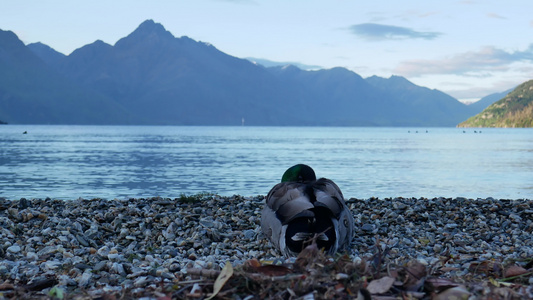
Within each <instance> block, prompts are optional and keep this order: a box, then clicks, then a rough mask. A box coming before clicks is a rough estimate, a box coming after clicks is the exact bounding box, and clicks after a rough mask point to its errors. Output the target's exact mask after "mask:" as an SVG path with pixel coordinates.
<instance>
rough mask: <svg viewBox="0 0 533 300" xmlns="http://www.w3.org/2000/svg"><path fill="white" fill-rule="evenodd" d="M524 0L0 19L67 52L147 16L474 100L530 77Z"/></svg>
mask: <svg viewBox="0 0 533 300" xmlns="http://www.w3.org/2000/svg"><path fill="white" fill-rule="evenodd" d="M531 12H533V2H531V0H507V1H501V0H471V1H470V0H464V1H453V0H450V1H448V0H439V1H427V0H403V1H391V0H372V1H369V0H367V1H359V0H354V1H349V0H327V1H326V0H322V1H317V0H264V1H263V0H189V1H185V0H172V1H161V0H159V1H158V0H151V1H142V0H127V1H126V0H113V1H109V0H105V1H103V0H91V1H72V0H2V1H1V2H0V29H2V30H10V31H13V32H14V33H15V34H17V36H18V37H19V39H21V40H22V41H23V42H24V43H25V44H29V43H35V42H42V43H44V44H46V45H48V46H50V47H52V48H54V49H55V50H56V51H59V52H61V53H64V54H66V55H68V54H70V53H71V52H72V51H74V50H75V49H77V48H80V47H82V46H84V45H86V44H90V43H92V42H94V41H96V40H102V41H104V42H106V43H108V44H111V45H114V44H115V43H116V42H117V41H118V40H119V39H121V38H123V37H125V36H127V35H128V34H130V33H131V32H133V31H134V30H135V29H136V28H137V27H138V26H139V24H141V23H142V22H143V21H145V20H147V19H152V20H154V21H155V22H157V23H160V24H162V25H163V26H164V27H165V28H166V29H167V30H168V31H170V32H171V33H172V34H173V35H174V36H176V37H181V36H188V37H190V38H192V39H194V40H196V41H202V42H207V43H210V44H212V45H213V46H215V47H216V48H217V49H219V50H220V51H222V52H224V53H226V54H229V55H232V56H236V57H240V58H250V57H252V58H257V59H266V60H270V61H275V62H283V63H298V64H302V65H304V66H308V67H309V68H311V69H313V68H314V69H316V68H320V69H329V68H334V67H344V68H347V69H349V70H351V71H353V72H355V73H357V74H359V75H361V76H362V77H365V78H366V77H369V76H373V75H377V76H380V77H385V78H388V77H390V76H392V75H397V76H403V77H405V78H407V79H408V80H410V81H411V82H413V83H414V84H417V85H420V86H425V87H428V88H431V89H438V90H440V91H443V92H445V93H447V94H449V95H451V96H453V97H455V98H457V99H459V100H461V101H466V102H468V101H475V100H478V99H479V98H482V97H484V96H487V95H489V94H491V93H495V92H503V91H506V90H508V89H512V88H514V87H516V86H517V85H519V84H520V83H523V82H525V81H527V80H530V79H533V14H532V13H531Z"/></svg>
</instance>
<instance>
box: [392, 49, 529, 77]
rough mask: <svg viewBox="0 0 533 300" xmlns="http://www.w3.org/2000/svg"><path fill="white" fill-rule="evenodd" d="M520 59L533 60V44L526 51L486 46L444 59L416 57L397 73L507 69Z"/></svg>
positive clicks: (464, 73) (457, 73) (471, 72)
mask: <svg viewBox="0 0 533 300" xmlns="http://www.w3.org/2000/svg"><path fill="white" fill-rule="evenodd" d="M519 61H529V62H533V44H530V45H529V47H528V48H527V49H526V50H524V51H515V52H507V51H505V50H502V49H498V48H496V47H492V46H491V47H484V48H483V49H481V50H480V51H470V52H464V53H460V54H456V55H454V56H451V57H448V58H444V59H434V60H425V59H415V60H408V61H404V62H402V63H400V64H399V65H398V66H397V67H396V68H395V69H394V72H395V73H396V74H401V75H402V76H411V77H417V76H421V75H430V74H433V75H434V74H454V75H470V76H476V75H474V74H476V73H479V72H490V71H505V70H507V69H508V68H509V65H510V64H512V63H515V62H519ZM477 76H482V75H477Z"/></svg>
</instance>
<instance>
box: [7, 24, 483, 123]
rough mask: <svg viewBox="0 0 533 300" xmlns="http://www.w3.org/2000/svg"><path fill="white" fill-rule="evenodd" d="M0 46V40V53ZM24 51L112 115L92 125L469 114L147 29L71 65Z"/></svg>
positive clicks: (412, 91)
mask: <svg viewBox="0 0 533 300" xmlns="http://www.w3.org/2000/svg"><path fill="white" fill-rule="evenodd" d="M15 37H16V35H15ZM16 39H17V40H18V38H16ZM19 42H20V41H19ZM3 43H4V42H3V40H1V39H0V49H1V47H3ZM20 43H22V42H20ZM19 46H20V45H19ZM22 46H23V47H25V50H24V51H27V52H31V53H32V55H33V60H34V64H35V65H39V64H41V65H44V67H43V74H42V76H43V77H46V75H45V74H44V73H47V72H50V73H53V74H55V75H54V76H52V77H53V78H55V80H56V81H55V83H53V84H50V87H52V86H58V85H59V86H61V85H65V86H68V88H66V89H67V90H77V91H79V92H78V94H85V95H90V97H93V98H94V99H95V100H94V101H96V102H98V103H99V105H101V106H102V107H104V108H105V107H113V108H105V109H95V108H94V105H93V107H92V108H89V107H86V108H84V109H83V111H84V112H85V114H87V116H88V117H89V118H90V116H92V118H93V119H94V122H95V123H96V124H117V123H125V124H140V125H145V124H152V125H240V124H241V120H242V118H245V119H246V124H247V125H269V126H270V125H280V126H286V125H295V126H298V125H315V126H455V125H456V124H457V123H459V122H461V121H463V120H464V119H466V117H468V116H471V115H473V114H475V111H474V110H473V109H472V107H470V108H469V107H467V106H466V105H464V104H462V103H460V102H459V101H457V99H455V98H453V97H450V96H449V95H446V94H444V93H442V92H440V91H438V90H430V89H427V88H424V87H419V86H416V85H415V84H413V83H412V82H410V81H408V80H407V79H405V78H403V77H399V76H396V77H394V76H393V77H391V78H389V79H385V78H382V79H380V78H379V77H374V78H367V79H364V78H362V77H361V76H360V75H359V74H357V73H355V72H352V71H350V70H347V69H345V68H340V67H337V68H332V69H321V70H311V71H305V70H301V69H299V68H297V67H294V66H286V67H268V68H267V67H264V66H261V65H258V64H255V63H252V62H250V61H249V60H247V59H241V58H237V57H234V56H231V55H229V54H226V53H224V52H221V51H220V50H218V49H217V48H216V47H214V46H213V45H211V44H209V43H204V42H197V41H195V40H193V39H190V38H188V37H186V36H182V37H179V38H176V37H174V36H173V35H172V33H170V32H169V31H167V30H166V29H165V28H164V27H163V25H161V24H159V23H156V22H154V21H153V20H146V21H144V22H142V23H141V24H140V25H139V26H138V27H137V28H136V29H135V30H134V31H133V32H132V33H130V34H129V35H127V36H126V37H123V38H121V39H119V40H118V41H117V42H116V43H115V45H110V44H107V43H105V42H103V41H99V40H97V41H95V42H93V43H91V44H88V45H85V46H83V47H81V48H79V49H76V50H75V51H73V52H72V53H71V54H70V55H67V56H65V55H63V56H62V55H58V53H59V52H57V51H55V50H53V49H52V48H50V47H48V46H46V45H44V44H35V43H34V44H31V45H28V46H24V45H23V44H22ZM46 47H48V48H49V49H48V48H46ZM30 50H31V51H30ZM20 51H23V50H20ZM28 55H29V54H28ZM0 58H1V57H0ZM2 62H3V61H2V60H0V64H1V63H2ZM3 63H5V62H3ZM44 69H46V70H44ZM11 71H12V72H14V70H11ZM6 76H7V75H6ZM36 80H37V79H36ZM2 86H3V87H2ZM2 89H4V90H5V91H7V92H9V93H11V94H17V93H18V96H19V98H21V99H25V101H29V102H31V101H33V100H32V99H27V98H25V96H24V95H23V93H22V92H21V91H14V90H10V88H9V86H6V85H2V82H0V99H2V98H1V97H2V93H3V91H2ZM43 93H44V92H43ZM56 93H57V92H56ZM59 97H60V98H61V97H63V96H59ZM69 97H70V99H71V100H70V101H71V103H72V97H71V96H69ZM87 97H89V96H85V98H87ZM45 98H46V99H49V98H50V97H48V96H47V97H45ZM41 102H42V103H47V104H49V105H50V107H49V108H48V109H49V110H52V111H53V110H60V108H61V107H60V106H59V107H58V105H59V104H58V103H56V102H57V101H56V102H54V101H50V100H46V101H41ZM82 102H85V103H90V102H91V100H90V99H85V100H84V101H82ZM15 106H16V104H15ZM54 106H55V107H54ZM71 109H72V110H73V112H76V111H78V113H79V109H75V108H71ZM61 111H63V112H64V113H66V114H69V112H68V111H66V110H65V109H61ZM17 112H18V113H17ZM117 114H118V115H119V116H117ZM0 119H2V120H4V121H7V122H9V123H12V124H13V123H25V122H29V120H31V119H29V118H28V116H27V115H25V114H24V113H20V109H19V110H17V111H14V110H13V109H11V110H9V108H8V107H5V108H3V110H2V111H1V112H0ZM68 119H69V121H68V122H76V121H73V120H72V118H68ZM82 119H84V120H85V117H83V118H82ZM80 120H81V119H80ZM39 122H45V121H43V120H41V119H39ZM48 122H52V123H54V122H58V121H57V120H55V119H54V120H49V121H48ZM61 122H67V121H66V120H62V121H61ZM84 122H85V121H84Z"/></svg>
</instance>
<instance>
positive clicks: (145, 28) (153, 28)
mask: <svg viewBox="0 0 533 300" xmlns="http://www.w3.org/2000/svg"><path fill="white" fill-rule="evenodd" d="M131 35H139V36H145V37H146V36H150V35H157V36H159V37H162V38H174V36H173V35H172V33H170V32H169V31H167V30H166V29H165V27H163V25H161V24H160V23H156V22H154V20H146V21H144V22H142V23H141V25H139V27H137V29H135V31H133V32H132V33H131V34H130V36H131Z"/></svg>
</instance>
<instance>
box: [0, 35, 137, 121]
mask: <svg viewBox="0 0 533 300" xmlns="http://www.w3.org/2000/svg"><path fill="white" fill-rule="evenodd" d="M128 116H129V114H128V113H127V112H126V111H125V110H124V109H122V107H121V106H120V105H118V104H117V103H115V102H114V100H113V99H111V98H109V97H107V96H103V95H99V94H97V93H95V92H93V91H92V90H88V89H85V88H82V87H79V86H78V85H76V84H74V83H72V82H69V81H68V80H67V79H66V78H65V77H64V76H63V75H60V74H59V73H57V72H56V71H54V70H53V69H52V68H51V67H50V66H48V65H47V64H46V63H44V62H43V61H42V60H41V59H40V58H39V57H37V56H36V55H35V54H34V53H33V52H32V51H31V50H30V49H29V48H28V47H26V46H25V45H24V44H23V43H22V42H21V41H20V40H19V39H18V37H17V36H16V35H15V34H14V33H13V32H11V31H2V30H0V119H1V120H3V121H5V122H8V123H11V124H16V123H26V124H103V123H109V124H116V123H126V122H127V121H128Z"/></svg>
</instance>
